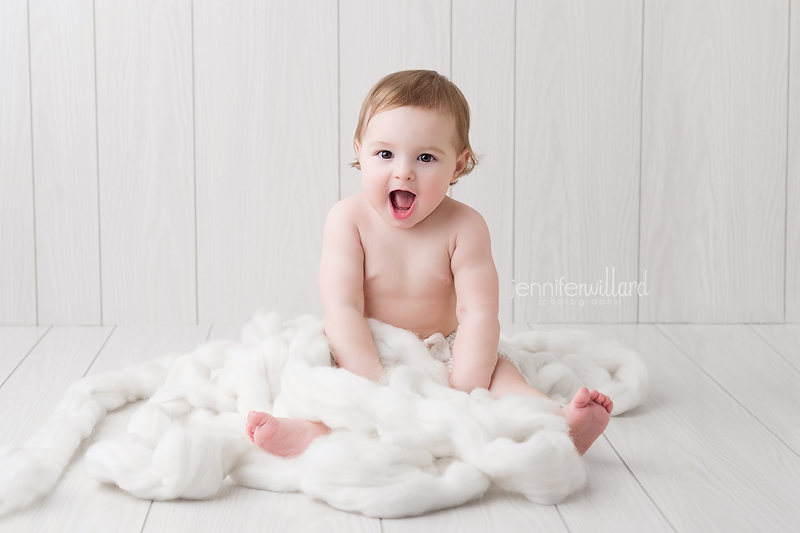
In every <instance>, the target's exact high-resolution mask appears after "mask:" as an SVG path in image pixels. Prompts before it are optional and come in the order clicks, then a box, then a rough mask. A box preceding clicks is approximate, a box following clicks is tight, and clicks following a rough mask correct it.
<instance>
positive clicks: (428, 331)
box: [364, 294, 458, 339]
mask: <svg viewBox="0 0 800 533" xmlns="http://www.w3.org/2000/svg"><path fill="white" fill-rule="evenodd" d="M364 316H365V317H367V318H375V319H378V320H380V321H381V322H386V323H387V324H391V325H393V326H395V327H398V328H403V329H407V330H409V331H413V332H414V333H416V334H417V335H418V336H419V337H420V338H421V339H424V338H426V337H429V336H431V335H433V334H434V333H436V332H437V331H438V332H440V333H441V334H442V335H445V336H447V335H448V334H450V333H451V332H453V331H454V330H455V329H456V328H457V327H458V319H457V318H456V299H455V294H453V295H452V296H451V297H448V295H446V294H442V295H438V297H430V296H428V297H406V298H386V297H383V298H369V297H368V296H367V295H366V294H365V295H364Z"/></svg>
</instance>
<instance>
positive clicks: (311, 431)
mask: <svg viewBox="0 0 800 533" xmlns="http://www.w3.org/2000/svg"><path fill="white" fill-rule="evenodd" d="M246 427H247V434H248V435H249V436H250V440H252V441H253V442H255V443H256V445H258V447H259V448H261V449H262V450H264V451H266V452H269V453H271V454H272V455H278V456H280V457H294V456H296V455H300V454H301V453H303V451H305V449H306V448H308V446H309V444H311V443H312V442H313V441H314V439H316V438H317V437H321V436H322V435H327V434H328V433H329V432H330V429H328V426H326V425H325V424H323V423H321V422H309V421H308V420H296V419H294V418H275V417H274V416H272V415H269V414H267V413H260V412H258V411H250V414H248V415H247V425H246Z"/></svg>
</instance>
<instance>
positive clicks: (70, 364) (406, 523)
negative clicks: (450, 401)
mask: <svg viewBox="0 0 800 533" xmlns="http://www.w3.org/2000/svg"><path fill="white" fill-rule="evenodd" d="M529 328H530V329H537V330H553V329H562V326H557V327H556V326H542V325H531V326H525V325H514V326H509V327H506V328H504V330H503V331H504V332H505V333H506V334H508V335H510V334H513V333H515V332H518V331H524V330H526V329H529ZM563 328H567V329H588V330H591V331H593V332H595V333H596V334H598V335H599V336H601V337H607V338H612V339H615V340H618V341H619V342H621V343H622V344H624V345H626V346H629V347H631V348H634V349H636V350H638V351H639V353H641V354H642V356H643V357H644V358H645V360H646V362H647V365H648V368H649V369H650V373H651V379H652V383H651V391H650V396H649V397H648V399H647V401H646V402H645V403H644V405H642V406H641V407H639V408H638V409H636V410H634V411H633V412H631V413H628V414H626V415H623V416H621V417H616V418H613V419H612V421H611V424H610V425H609V428H608V430H607V431H606V433H605V435H604V436H603V437H602V438H601V439H599V440H598V441H597V443H596V444H595V446H593V447H592V449H591V450H589V453H587V454H586V457H585V461H586V467H587V471H588V483H587V487H585V488H584V489H583V490H581V491H579V492H577V493H576V494H573V495H572V496H571V497H569V498H568V499H567V500H566V501H564V502H562V503H561V504H559V505H557V506H552V507H549V506H541V505H535V504H532V503H530V502H528V501H527V500H526V499H525V498H524V497H522V496H520V495H513V494H507V493H504V492H502V491H498V490H490V491H489V493H487V494H486V495H485V496H484V497H483V498H481V499H480V500H477V501H474V502H471V503H469V504H467V505H464V506H461V507H458V508H454V509H446V510H443V511H438V512H434V513H430V514H428V515H425V516H421V517H415V518H406V519H398V520H378V519H372V518H366V517H363V516H361V515H356V514H350V513H345V512H341V511H338V510H336V509H333V508H331V507H330V506H328V505H327V504H325V503H323V502H320V501H317V500H313V499H311V498H309V497H307V496H305V495H303V494H278V493H270V492H265V491H256V490H250V489H244V488H241V487H236V486H234V485H232V484H231V485H226V486H225V488H224V489H223V490H222V491H221V492H220V494H218V495H217V497H216V498H214V499H213V500H211V501H175V502H150V501H146V500H139V499H137V498H134V497H132V496H130V495H128V494H127V493H125V492H123V491H121V490H119V489H117V488H114V487H108V486H104V485H100V484H98V483H95V482H94V481H93V480H91V479H88V478H87V476H86V473H85V467H84V464H83V459H82V453H83V450H85V448H86V445H89V444H91V443H92V442H94V441H96V440H98V439H104V438H109V437H112V436H114V435H117V434H120V433H122V432H123V431H124V427H125V425H126V423H127V420H128V418H129V417H130V416H131V414H132V412H133V410H134V409H135V406H131V407H129V408H124V409H122V410H120V411H119V412H116V413H112V414H111V415H110V416H109V417H108V418H107V419H106V420H105V421H103V422H102V423H101V424H100V425H99V427H98V428H97V430H96V431H95V434H94V435H93V437H91V438H90V439H89V442H87V443H86V445H85V446H83V447H82V448H81V449H80V450H79V453H78V456H77V457H76V459H75V460H74V461H73V463H72V464H71V466H70V467H69V468H68V469H67V471H66V472H65V474H64V476H63V477H62V479H61V480H60V482H59V484H58V485H57V487H56V489H55V490H54V491H53V492H52V493H51V494H50V495H49V496H48V497H46V498H44V499H43V500H41V501H40V502H37V503H36V504H34V505H33V506H31V507H30V508H28V509H26V510H24V511H21V512H17V513H14V514H12V515H9V516H6V517H3V518H0V531H2V532H4V533H5V532H9V533H10V532H25V533H28V532H39V531H41V532H50V531H53V532H60V531H69V532H71V531H99V532H105V531H109V532H117V531H120V532H143V531H144V532H158V531H170V532H173V531H175V532H179V531H192V532H194V531H241V532H249V531H277V532H282V531H292V532H295V531H325V532H329V531H346V532H351V531H352V532H380V531H384V532H411V531H437V532H448V531H454V532H455V531H458V532H472V531H501V530H502V531H504V532H505V531H509V532H513V531H557V532H571V533H577V532H581V531H592V532H595V531H613V532H625V531H632V532H640V531H648V532H650V531H667V532H668V531H676V532H683V531H703V532H706V531H726V532H727V531H770V532H781V531H786V532H789V531H797V524H800V506H798V505H797V501H800V415H798V410H797V409H796V408H795V405H796V404H795V396H796V394H797V393H796V391H797V390H798V389H800V387H799V386H800V325H785V326H782V325H752V326H750V325H736V326H730V325H710V326H709V325H703V326H695V325H659V326H653V325H604V326H599V325H575V326H563ZM238 331H239V328H238V327H224V326H214V327H211V328H208V327H204V326H188V327H116V328H112V327H53V328H48V327H5V328H0V446H2V445H5V444H11V443H16V442H21V441H22V440H24V439H25V437H26V436H27V435H29V434H30V433H31V432H32V431H33V430H34V428H35V427H36V425H37V424H39V423H42V422H43V421H44V420H45V419H46V418H47V416H48V415H49V413H50V412H51V410H52V409H53V407H54V406H55V404H56V403H57V401H58V399H59V398H60V397H61V395H62V394H63V392H64V391H65V390H66V388H67V387H68V386H69V385H70V384H71V383H72V382H74V381H75V380H77V379H79V378H80V377H82V376H84V375H88V374H93V373H97V372H103V371H106V370H109V369H112V368H120V367H122V366H125V365H127V364H133V363H138V362H141V361H144V360H147V359H150V358H152V357H155V356H157V355H160V354H164V353H166V352H169V351H180V352H187V351H189V350H191V349H192V348H194V347H195V346H196V345H197V344H198V343H201V342H204V341H206V340H211V339H223V338H229V339H236V338H238Z"/></svg>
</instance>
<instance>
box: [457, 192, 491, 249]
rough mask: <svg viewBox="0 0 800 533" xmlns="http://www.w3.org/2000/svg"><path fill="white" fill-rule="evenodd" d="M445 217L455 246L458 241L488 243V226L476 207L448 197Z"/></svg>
mask: <svg viewBox="0 0 800 533" xmlns="http://www.w3.org/2000/svg"><path fill="white" fill-rule="evenodd" d="M447 218H448V223H449V225H450V228H451V234H452V235H453V236H454V237H455V244H456V246H458V244H459V241H462V242H463V241H472V242H479V243H481V244H484V245H489V243H490V236H489V226H487V224H486V220H484V218H483V215H481V214H480V213H479V212H478V211H477V210H476V209H474V208H472V207H470V206H468V205H467V204H464V203H462V202H459V201H458V200H453V199H452V198H450V201H449V202H448V216H447Z"/></svg>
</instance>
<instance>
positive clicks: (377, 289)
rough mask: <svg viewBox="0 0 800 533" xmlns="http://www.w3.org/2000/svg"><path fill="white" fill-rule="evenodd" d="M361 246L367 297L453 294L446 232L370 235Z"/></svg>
mask: <svg viewBox="0 0 800 533" xmlns="http://www.w3.org/2000/svg"><path fill="white" fill-rule="evenodd" d="M362 246H363V248H364V297H365V299H368V300H375V299H378V298H388V299H392V300H398V299H399V300H416V301H420V300H431V299H438V300H441V299H442V298H443V297H450V296H452V295H454V294H455V289H454V285H453V273H452V272H451V270H450V251H449V243H448V238H447V235H443V234H437V233H432V234H428V235H424V236H423V235H415V236H403V237H401V238H399V237H397V236H393V235H370V236H368V237H367V238H365V239H362Z"/></svg>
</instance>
